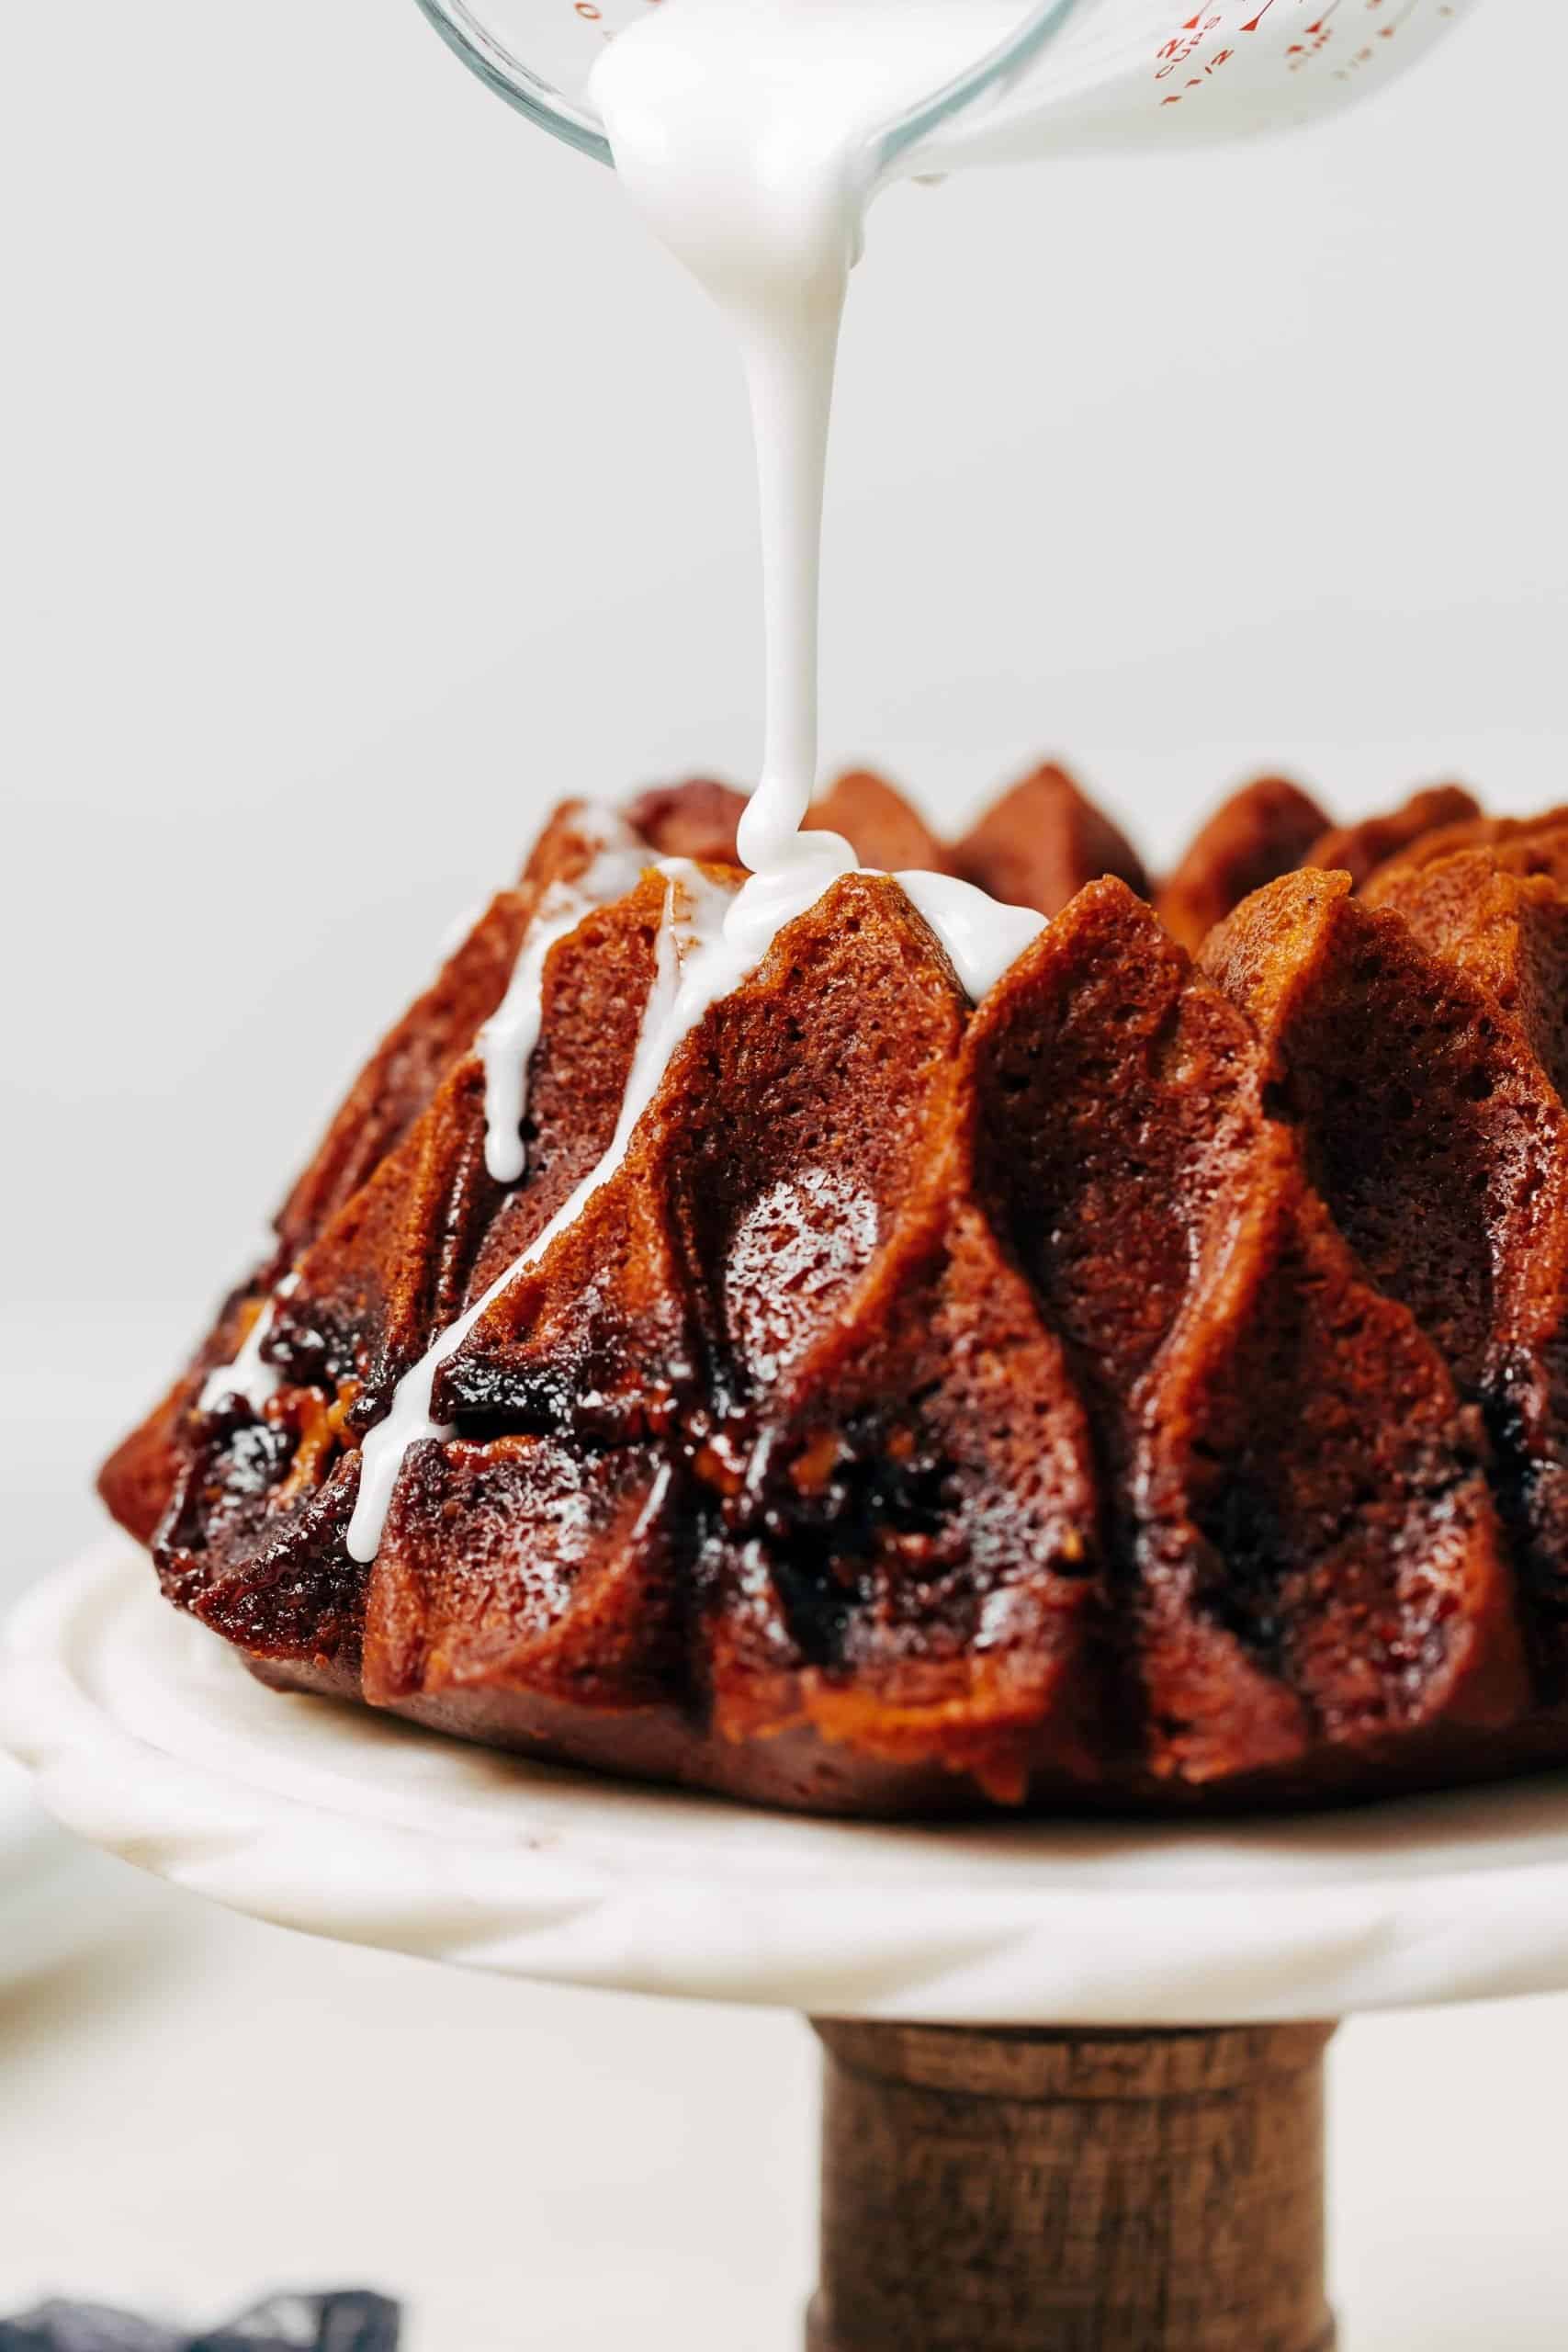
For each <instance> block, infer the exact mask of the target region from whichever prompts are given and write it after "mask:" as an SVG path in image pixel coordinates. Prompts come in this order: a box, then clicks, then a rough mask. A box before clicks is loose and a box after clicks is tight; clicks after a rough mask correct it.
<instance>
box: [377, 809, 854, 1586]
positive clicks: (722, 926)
mask: <svg viewBox="0 0 1568 2352" xmlns="http://www.w3.org/2000/svg"><path fill="white" fill-rule="evenodd" d="M807 842H809V843H810V844H812V846H811V847H810V848H809V849H805V846H804V845H805V844H806V843H807ZM802 850H803V854H798V855H796V856H795V858H793V859H792V860H791V861H790V863H789V864H788V865H787V866H782V867H779V868H776V869H774V871H773V872H772V873H770V874H768V875H766V876H762V875H756V876H752V877H751V879H750V881H748V882H746V883H745V884H743V886H742V887H741V888H740V889H739V890H738V891H735V892H734V893H731V892H730V891H728V889H727V888H725V887H724V886H723V885H722V884H719V883H716V882H713V881H710V880H709V878H708V877H707V876H706V875H705V874H704V872H703V871H702V868H701V867H700V866H698V865H693V864H692V863H691V861H690V860H689V859H685V858H661V859H660V860H659V861H658V869H657V870H658V871H659V872H660V873H661V874H663V875H664V876H665V877H666V880H667V882H668V884H669V888H668V891H667V893H666V898H665V909H664V919H663V921H662V922H660V927H659V939H658V946H657V950H656V958H655V968H654V978H653V984H652V986H651V988H650V989H649V996H648V1001H647V1003H646V1004H645V1005H644V1007H643V1013H642V1020H641V1023H640V1024H639V1027H638V1031H637V1049H636V1051H635V1053H634V1054H633V1057H632V1066H631V1070H630V1073H629V1075H628V1077H627V1080H626V1093H625V1095H624V1096H623V1098H622V1102H621V1109H620V1116H619V1117H618V1119H617V1120H616V1123H615V1134H614V1136H612V1137H611V1140H610V1144H609V1147H608V1148H607V1149H606V1150H605V1152H604V1155H603V1157H602V1158H601V1159H600V1160H599V1161H598V1163H597V1165H596V1166H594V1167H593V1168H592V1169H591V1170H589V1172H588V1174H587V1175H586V1176H585V1177H584V1178H583V1179H582V1182H581V1183H580V1184H579V1185H578V1186H577V1188H576V1190H575V1191H574V1192H573V1193H570V1196H569V1197H568V1198H567V1199H566V1200H565V1201H563V1202H562V1204H561V1205H560V1207H559V1208H558V1210H557V1211H556V1213H555V1215H554V1216H552V1217H551V1218H550V1220H549V1222H548V1224H547V1225H546V1226H545V1227H544V1228H543V1230H542V1231H541V1232H539V1233H537V1234H536V1236H535V1238H534V1239H533V1240H532V1241H531V1242H530V1243H529V1244H528V1247H527V1248H526V1249H525V1250H523V1251H522V1253H521V1254H520V1255H519V1256H518V1257H516V1258H514V1259H513V1261H512V1263H511V1265H509V1266H508V1267H507V1268H506V1269H505V1271H504V1272H502V1273H501V1274H499V1275H498V1276H497V1277H496V1279H495V1281H494V1282H493V1283H491V1285H490V1287H489V1289H488V1290H486V1291H483V1292H481V1293H480V1295H479V1297H478V1298H476V1299H475V1300H473V1301H472V1303H471V1304H470V1305H469V1306H467V1307H466V1308H465V1309H464V1311H463V1313H462V1314H461V1315H460V1316H459V1317H457V1321H456V1322H455V1323H450V1324H448V1325H447V1327H446V1329H445V1330H444V1331H443V1332H442V1333H441V1334H440V1336H439V1338H438V1339H437V1340H435V1341H434V1344H433V1345H432V1346H431V1347H430V1348H429V1349H427V1351H425V1353H424V1354H423V1356H422V1357H421V1358H420V1361H419V1362H418V1363H416V1364H414V1365H413V1366H412V1369H411V1370H410V1371H408V1372H406V1373H405V1374H403V1376H402V1378H401V1379H400V1381H399V1383H398V1385H397V1387H396V1389H395V1390H394V1391H393V1396H392V1402H391V1406H390V1408H389V1411H388V1413H387V1415H386V1418H385V1419H383V1420H380V1421H378V1422H377V1424H376V1426H375V1427H374V1429H372V1430H370V1431H369V1432H368V1434H367V1437H366V1439H365V1442H364V1445H363V1448H362V1450H361V1461H360V1472H359V1494H358V1497H357V1499H356V1501H355V1508H354V1516H353V1518H352V1520H351V1521H350V1522H349V1529H348V1550H349V1555H350V1557H351V1558H353V1559H355V1560H358V1561H361V1562H367V1561H370V1560H373V1559H374V1558H375V1556H376V1554H377V1552H378V1550H379V1549H380V1544H381V1535H382V1531H383V1529H384V1528H385V1526H386V1522H387V1511H388V1509H389V1505H390V1503H391V1499H392V1490H393V1488H394V1487H395V1486H396V1485H397V1481H398V1474H399V1472H400V1470H401V1468H402V1465H403V1462H404V1460H405V1458H406V1456H407V1454H408V1451H409V1448H410V1447H411V1446H412V1445H417V1444H418V1443H420V1442H421V1441H422V1440H424V1439H429V1438H435V1439H439V1440H446V1439H450V1438H451V1437H452V1435H453V1434H454V1432H453V1430H451V1429H450V1428H449V1427H448V1426H446V1424H444V1423H441V1422H439V1421H436V1420H435V1419H434V1418H433V1412H432V1407H433V1401H434V1392H435V1378H436V1374H438V1373H439V1371H440V1370H441V1367H442V1365H443V1364H445V1363H449V1362H450V1361H451V1359H452V1357H453V1356H455V1355H456V1354H457V1351H458V1349H459V1348H460V1347H461V1346H462V1345H463V1342H464V1341H465V1340H467V1339H468V1334H469V1333H470V1332H471V1331H472V1330H473V1329H474V1327H475V1325H476V1324H477V1323H478V1322H479V1318H480V1317H481V1316H483V1315H484V1314H485V1313H486V1312H487V1310H488V1309H489V1308H490V1307H491V1306H493V1305H494V1304H495V1302H496V1300H497V1299H499V1298H500V1297H501V1296H502V1295H503V1293H504V1292H505V1291H507V1290H508V1289H509V1288H510V1287H511V1285H512V1283H514V1282H515V1281H516V1280H517V1278H518V1276H519V1275H520V1274H523V1273H525V1272H526V1271H527V1270H528V1268H529V1267H530V1266H535V1265H537V1264H538V1262H539V1261H540V1260H541V1259H542V1258H543V1257H544V1255H545V1253H546V1251H547V1250H548V1249H549V1248H550V1246H551V1244H552V1243H553V1242H555V1241H556V1240H558V1238H559V1237H560V1236H561V1235H562V1234H563V1233H565V1232H566V1231H567V1230H568V1229H569V1228H570V1227H571V1226H573V1225H575V1224H576V1222H577V1220H578V1218H579V1217H580V1216H581V1215H582V1212H583V1210H584V1209H585V1208H586V1207H587V1206H588V1204H589V1203H590V1201H592V1198H593V1196H594V1194H595V1193H598V1192H599V1191H601V1190H602V1189H603V1187H604V1185H605V1184H607V1183H608V1182H609V1181H610V1179H611V1178H612V1177H613V1176H614V1175H615V1171H616V1170H617V1169H619V1167H620V1166H621V1164H622V1162H623V1161H624V1160H625V1159H626V1152H627V1150H628V1148H629V1147H630V1144H631V1139H632V1135H633V1133H634V1131H635V1129H636V1127H637V1122H638V1120H639V1119H640V1118H641V1117H642V1114H643V1113H644V1112H645V1111H646V1110H647V1108H648V1106H649V1103H651V1102H652V1100H653V1097H654V1095H655V1093H656V1092H657V1091H658V1089H659V1086H660V1081H661V1080H662V1079H663V1077H664V1073H665V1071H666V1070H667V1069H669V1067H670V1063H671V1059H672V1058H673V1057H674V1055H675V1053H676V1051H677V1049H678V1048H679V1047H680V1046H681V1045H682V1042H683V1041H684V1039H685V1038H686V1037H688V1036H689V1035H690V1034H691V1032H692V1031H693V1029H694V1028H695V1026H696V1024H697V1023H698V1022H699V1021H700V1020H701V1019H702V1017H703V1015H704V1013H705V1012H707V1010H708V1008H709V1006H710V1005H713V1004H716V1002H717V1001H718V1000H719V998H720V997H724V996H728V994H729V993H730V991H731V990H732V989H737V988H739V985H740V983H741V982H742V981H743V980H745V979H747V978H749V977H750V974H751V973H752V972H754V971H755V970H756V968H757V967H758V965H759V964H760V963H761V961H762V958H763V957H764V956H766V954H767V952H768V949H769V948H770V947H771V946H772V945H773V941H774V940H775V939H776V938H777V936H778V934H779V933H780V932H781V931H782V930H783V929H784V925H785V924H786V923H789V922H794V920H795V917H796V915H799V914H804V913H805V912H806V910H807V908H809V907H811V906H814V905H815V904H816V902H817V900H818V899H819V898H820V897H821V895H822V893H823V891H824V890H825V889H827V888H828V887H829V884H830V883H831V882H833V881H834V880H836V879H837V877H838V876H839V875H840V874H843V873H847V872H849V871H851V870H852V867H853V865H854V854H853V852H852V850H851V849H850V847H849V844H848V843H847V842H841V841H840V839H839V837H838V836H837V834H834V833H815V834H807V835H803V836H802Z"/></svg>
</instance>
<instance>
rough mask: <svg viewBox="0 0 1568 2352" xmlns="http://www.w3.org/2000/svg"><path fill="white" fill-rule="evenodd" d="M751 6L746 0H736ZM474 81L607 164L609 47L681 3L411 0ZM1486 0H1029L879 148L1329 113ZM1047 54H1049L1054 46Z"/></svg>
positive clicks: (917, 158) (888, 153) (1248, 124)
mask: <svg viewBox="0 0 1568 2352" xmlns="http://www.w3.org/2000/svg"><path fill="white" fill-rule="evenodd" d="M737 4H738V5H743V0H737ZM418 5H419V6H420V7H421V8H422V9H423V12H424V14H425V16H426V17H428V18H429V19H430V21H431V23H432V24H433V25H434V28H435V29H436V31H437V32H438V33H439V34H440V35H441V37H442V39H443V40H445V41H446V44H447V46H448V47H449V48H450V49H452V50H453V51H455V52H456V54H457V56H458V57H460V58H461V59H462V61H463V62H464V63H465V64H466V65H468V67H469V68H470V69H471V70H472V71H473V72H474V73H475V74H478V75H479V78H480V80H481V81H483V82H484V83H486V84H487V85H489V87H490V88H491V89H492V90H494V91H495V92H496V93H497V94H498V96H501V97H503V98H505V99H506V100H507V101H508V102H509V104H511V105H512V106H514V107H517V108H518V109H519V110H520V111H521V112H522V113H524V114H525V115H526V116H528V117H529V119H531V120H532V121H535V122H536V123H538V124H540V125H541V126H542V127H543V128H544V129H545V130H551V131H553V132H554V133H555V134H556V136H557V137H558V138H559V139H564V140H565V141H567V142H568V143H569V145H570V146H573V147H577V148H580V149H581V150H582V152H583V153H585V154H589V155H592V156H594V157H595V158H596V159H597V160H598V161H599V162H600V163H604V164H608V163H612V162H613V160H614V159H613V157H612V155H611V153H610V144H609V141H608V140H607V139H606V138H605V135H604V126H603V124H602V123H601V121H600V120H599V119H598V116H597V115H596V113H595V112H594V110H593V107H592V104H591V103H590V101H589V99H588V96H587V84H588V77H589V74H590V73H591V72H592V67H593V64H594V62H595V61H596V59H597V58H598V56H599V54H600V52H601V51H602V50H603V47H604V42H605V41H606V40H612V39H614V37H615V34H617V33H618V32H621V31H624V30H625V29H626V27H627V26H628V25H630V24H634V23H636V22H637V19H638V18H639V17H644V16H646V15H647V14H648V12H649V9H650V8H652V7H655V6H660V5H674V6H678V5H679V0H477V5H473V6H471V5H470V0H418ZM1475 5H1476V0H1209V5H1207V6H1199V7H1193V6H1192V5H1191V0H1036V5H1035V6H1029V5H1028V0H1020V13H1019V20H1018V23H1017V25H1016V26H1015V28H1013V29H1012V30H1011V31H1010V33H1009V34H1008V36H1007V37H1006V38H1005V39H1004V40H1001V41H1000V43H999V44H996V43H994V44H993V45H992V46H991V47H990V48H988V49H987V50H986V51H983V53H981V54H980V55H979V56H977V58H976V62H975V63H974V64H973V65H972V66H970V67H969V68H968V69H967V70H966V71H965V72H964V74H962V75H961V76H959V77H958V79H956V80H955V81H953V82H950V83H948V84H947V85H944V87H942V89H940V90H934V91H932V92H931V95H930V96H929V97H927V98H925V99H923V100H921V101H920V102H919V104H918V105H916V106H914V107H910V108H909V109H908V110H907V111H906V112H905V113H904V114H902V115H900V116H899V117H898V118H897V119H896V120H895V121H893V122H891V123H889V124H888V125H887V126H886V129H885V130H883V131H881V132H880V133H879V134H878V136H877V138H876V140H875V141H874V152H873V155H872V158H871V175H870V176H871V178H872V179H873V180H875V179H877V178H881V177H884V176H886V175H891V174H893V173H894V172H896V171H898V170H900V169H902V170H907V171H912V170H921V171H927V170H929V171H944V170H947V169H950V168H952V167H953V166H955V165H957V164H964V163H970V162H973V163H985V162H1010V161H1014V160H1018V159H1021V158H1024V157H1028V156H1032V155H1045V154H1053V153H1073V152H1075V151H1084V150H1089V149H1094V148H1104V147H1117V146H1122V147H1127V146H1132V147H1145V148H1147V147H1163V148H1171V147H1175V146H1178V145H1181V146H1186V145H1190V144H1192V143H1194V142H1203V141H1212V140H1216V139H1227V138H1236V137H1247V136H1249V135H1252V134H1255V133H1257V132H1259V131H1263V130H1274V129H1289V128H1291V127H1292V126H1293V125H1295V124H1298V123H1303V122H1306V121H1310V120H1313V119H1316V118H1317V117H1319V116H1322V115H1325V114H1329V113H1333V112H1337V110H1338V109H1339V107H1342V106H1344V105H1347V104H1348V103H1349V102H1351V101H1352V100H1354V99H1356V98H1359V97H1360V96H1366V95H1368V94H1369V93H1371V91H1372V90H1374V89H1376V88H1378V87H1379V86H1381V85H1382V84H1384V83H1386V82H1388V81H1390V80H1392V79H1393V78H1394V76H1396V75H1397V74H1401V73H1403V72H1404V70H1405V69H1406V68H1407V67H1408V66H1410V65H1412V64H1414V63H1415V62H1416V60H1417V59H1418V58H1419V57H1421V56H1423V55H1424V54H1425V53H1426V51H1427V50H1428V49H1430V48H1431V47H1432V45H1433V43H1434V42H1435V41H1436V40H1438V39H1439V38H1440V37H1441V36H1442V35H1443V34H1444V33H1446V32H1448V31H1449V30H1450V29H1451V28H1453V26H1455V25H1456V24H1457V23H1458V22H1459V21H1460V20H1461V18H1462V17H1465V16H1466V15H1468V14H1469V12H1470V10H1471V9H1472V7H1473V6H1475ZM1047 52H1048V54H1047Z"/></svg>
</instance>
